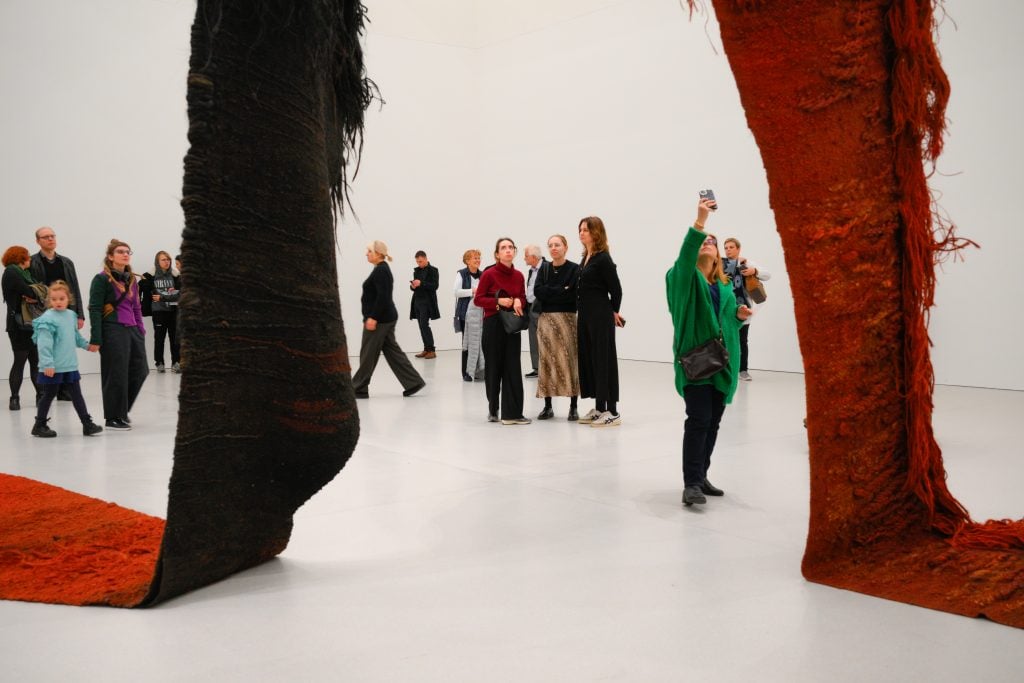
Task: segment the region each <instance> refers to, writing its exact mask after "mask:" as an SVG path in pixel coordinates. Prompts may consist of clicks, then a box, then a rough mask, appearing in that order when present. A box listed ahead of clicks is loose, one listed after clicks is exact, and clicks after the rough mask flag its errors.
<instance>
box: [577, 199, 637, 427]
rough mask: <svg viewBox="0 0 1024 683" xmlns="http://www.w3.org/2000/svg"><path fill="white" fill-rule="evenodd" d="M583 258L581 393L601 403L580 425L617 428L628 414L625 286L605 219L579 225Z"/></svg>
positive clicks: (594, 218)
mask: <svg viewBox="0 0 1024 683" xmlns="http://www.w3.org/2000/svg"><path fill="white" fill-rule="evenodd" d="M579 235H580V243H581V244H582V245H583V260H582V261H581V263H580V279H579V285H578V286H577V289H576V293H577V297H578V313H577V316H578V319H577V322H578V330H579V333H578V334H579V356H580V358H579V361H580V362H579V370H580V396H582V397H583V398H594V399H596V405H595V407H594V408H593V409H592V410H591V411H590V412H588V413H587V414H586V415H582V416H580V420H579V422H580V424H589V425H590V426H591V427H616V426H618V425H620V424H622V417H621V416H620V415H619V411H618V409H617V407H616V403H617V402H618V400H619V363H618V358H617V357H616V350H615V328H616V327H622V326H623V325H624V324H625V321H624V320H623V318H622V316H620V315H619V306H620V305H621V304H622V285H621V284H620V283H619V275H618V273H617V272H616V267H615V262H614V261H612V257H611V254H610V253H609V252H608V236H607V234H606V233H605V229H604V222H603V221H602V220H601V219H600V218H598V217H597V216H588V217H586V218H584V219H583V220H581V221H580V224H579Z"/></svg>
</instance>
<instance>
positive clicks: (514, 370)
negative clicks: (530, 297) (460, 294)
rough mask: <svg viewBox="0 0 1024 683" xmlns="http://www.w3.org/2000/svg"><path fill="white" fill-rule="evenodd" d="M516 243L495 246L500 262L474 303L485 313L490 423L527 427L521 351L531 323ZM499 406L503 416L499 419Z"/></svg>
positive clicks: (489, 272) (482, 279) (504, 241)
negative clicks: (515, 264)
mask: <svg viewBox="0 0 1024 683" xmlns="http://www.w3.org/2000/svg"><path fill="white" fill-rule="evenodd" d="M515 257H516V243H515V242H513V241H512V240H511V239H510V238H508V237H502V238H500V239H499V240H498V242H497V244H495V245H494V259H495V261H496V263H495V264H494V265H493V266H491V267H490V268H488V269H487V270H485V271H484V273H483V275H481V276H480V283H479V284H478V285H477V288H476V295H475V296H474V297H473V303H475V304H476V305H477V306H479V307H480V308H482V309H483V311H484V333H483V347H484V377H485V380H486V387H487V421H488V422H498V421H499V420H500V421H501V423H502V424H503V425H527V424H530V420H528V419H527V418H526V417H524V416H523V375H522V368H521V359H520V351H521V349H522V338H521V336H522V335H520V332H521V331H522V330H523V329H525V327H524V326H523V324H522V323H524V322H525V323H526V324H527V325H528V324H529V318H528V317H527V316H525V315H523V311H524V308H525V306H526V280H525V278H523V274H522V273H520V272H519V271H518V270H516V269H515V267H513V265H512V262H513V261H514V260H515ZM499 403H500V410H501V416H500V418H499V415H498V411H499Z"/></svg>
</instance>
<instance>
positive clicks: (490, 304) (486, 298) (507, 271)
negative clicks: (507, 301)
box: [473, 263, 527, 318]
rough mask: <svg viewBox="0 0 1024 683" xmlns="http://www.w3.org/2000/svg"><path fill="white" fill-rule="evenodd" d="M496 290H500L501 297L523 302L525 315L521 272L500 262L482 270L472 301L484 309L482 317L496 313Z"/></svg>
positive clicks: (523, 283) (524, 306)
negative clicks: (509, 297)
mask: <svg viewBox="0 0 1024 683" xmlns="http://www.w3.org/2000/svg"><path fill="white" fill-rule="evenodd" d="M498 292H501V296H502V297H506V296H511V297H513V298H516V299H519V300H520V301H521V302H522V304H523V314H524V315H526V313H527V309H526V280H524V279H523V274H522V273H520V272H519V271H518V270H516V269H515V268H512V267H507V266H503V265H501V264H500V263H496V264H494V266H493V267H491V268H488V269H487V270H485V271H484V273H483V275H481V276H480V284H478V285H477V287H476V296H475V297H473V303H475V304H476V305H477V306H479V307H480V308H482V309H484V318H490V317H491V316H492V315H495V314H497V312H498V309H497V306H498ZM509 310H511V309H509Z"/></svg>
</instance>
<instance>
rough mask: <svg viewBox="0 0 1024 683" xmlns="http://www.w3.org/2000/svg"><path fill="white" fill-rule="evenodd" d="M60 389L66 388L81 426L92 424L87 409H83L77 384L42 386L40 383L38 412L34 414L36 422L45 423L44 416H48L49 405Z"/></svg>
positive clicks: (80, 390)
mask: <svg viewBox="0 0 1024 683" xmlns="http://www.w3.org/2000/svg"><path fill="white" fill-rule="evenodd" d="M61 387H67V391H68V393H70V394H71V402H72V404H73V405H74V406H75V412H76V413H78V419H79V420H81V421H82V424H88V423H90V422H92V417H90V416H89V409H88V408H86V407H85V399H84V398H83V397H82V388H81V387H80V386H79V385H78V382H69V383H64V384H43V383H41V382H40V383H39V412H38V413H37V414H36V422H46V416H47V415H49V414H50V404H51V403H53V399H54V398H56V396H57V392H58V391H59V390H60V388H61Z"/></svg>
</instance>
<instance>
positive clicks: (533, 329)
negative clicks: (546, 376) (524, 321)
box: [530, 304, 540, 370]
mask: <svg viewBox="0 0 1024 683" xmlns="http://www.w3.org/2000/svg"><path fill="white" fill-rule="evenodd" d="M539 320H540V313H537V312H536V311H534V310H533V304H530V362H531V363H532V364H533V365H532V367H533V369H534V370H537V369H539V368H540V363H539V362H538V359H539V356H540V354H539V352H538V350H537V322H538V321H539Z"/></svg>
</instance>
